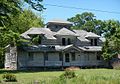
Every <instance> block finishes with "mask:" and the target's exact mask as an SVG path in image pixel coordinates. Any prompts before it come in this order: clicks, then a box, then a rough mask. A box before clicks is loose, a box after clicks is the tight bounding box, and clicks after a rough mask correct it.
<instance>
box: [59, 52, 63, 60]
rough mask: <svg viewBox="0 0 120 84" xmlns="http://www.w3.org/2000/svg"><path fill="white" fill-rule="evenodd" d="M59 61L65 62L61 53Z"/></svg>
mask: <svg viewBox="0 0 120 84" xmlns="http://www.w3.org/2000/svg"><path fill="white" fill-rule="evenodd" d="M59 61H63V55H62V53H59Z"/></svg>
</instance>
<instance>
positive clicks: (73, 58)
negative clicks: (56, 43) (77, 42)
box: [71, 52, 75, 61]
mask: <svg viewBox="0 0 120 84" xmlns="http://www.w3.org/2000/svg"><path fill="white" fill-rule="evenodd" d="M71 56H72V57H71V58H72V61H75V53H74V52H72V53H71Z"/></svg>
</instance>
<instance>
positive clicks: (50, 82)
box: [0, 69, 120, 84]
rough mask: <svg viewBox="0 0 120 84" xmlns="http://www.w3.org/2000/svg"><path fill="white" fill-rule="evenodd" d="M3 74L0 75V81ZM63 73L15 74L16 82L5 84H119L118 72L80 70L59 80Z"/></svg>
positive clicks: (111, 70) (119, 73) (119, 74)
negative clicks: (72, 76) (69, 77)
mask: <svg viewBox="0 0 120 84" xmlns="http://www.w3.org/2000/svg"><path fill="white" fill-rule="evenodd" d="M3 73H4V72H3ZM3 73H1V74H0V79H1V76H2V74H3ZM12 73H13V72H12ZM63 73H64V71H53V72H50V71H49V72H16V73H13V74H15V75H16V77H17V80H18V82H16V83H7V84H35V83H36V84H120V70H113V69H81V70H78V71H75V73H76V74H77V77H74V78H71V79H67V78H64V79H60V78H59V76H60V75H61V74H63ZM3 84H5V83H3Z"/></svg>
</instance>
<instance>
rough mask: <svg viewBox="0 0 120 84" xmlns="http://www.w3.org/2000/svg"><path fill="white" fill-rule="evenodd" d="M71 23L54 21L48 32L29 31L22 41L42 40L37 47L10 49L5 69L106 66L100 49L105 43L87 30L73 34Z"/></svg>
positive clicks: (38, 29)
mask: <svg viewBox="0 0 120 84" xmlns="http://www.w3.org/2000/svg"><path fill="white" fill-rule="evenodd" d="M71 26H72V23H71V22H68V21H63V20H52V21H49V22H48V23H47V24H46V27H45V28H30V29H29V30H27V31H26V32H24V33H23V34H21V37H22V38H24V39H26V40H28V41H29V42H31V41H32V39H33V37H35V36H39V39H38V40H39V41H38V44H36V45H35V44H33V45H29V46H19V47H15V46H10V45H9V46H7V47H6V57H5V68H9V69H27V68H49V67H62V68H64V67H69V66H78V67H85V66H87V67H91V66H104V61H103V60H102V57H101V54H100V53H101V48H102V46H101V45H102V43H103V42H104V39H103V38H101V37H100V36H99V35H96V34H95V33H92V32H87V31H84V30H71V29H70V27H71Z"/></svg>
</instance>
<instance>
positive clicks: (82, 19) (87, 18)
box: [68, 12, 105, 35]
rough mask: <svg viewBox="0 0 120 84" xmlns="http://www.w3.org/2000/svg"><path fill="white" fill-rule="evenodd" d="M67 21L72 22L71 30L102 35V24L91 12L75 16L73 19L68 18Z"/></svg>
mask: <svg viewBox="0 0 120 84" xmlns="http://www.w3.org/2000/svg"><path fill="white" fill-rule="evenodd" d="M68 21H70V22H73V27H72V28H73V29H82V30H86V31H88V32H94V33H96V34H98V35H101V34H102V33H103V31H102V30H103V28H104V26H105V24H104V22H103V21H101V20H97V19H96V18H95V15H94V14H93V13H91V12H84V13H82V14H77V15H75V17H72V18H68Z"/></svg>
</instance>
